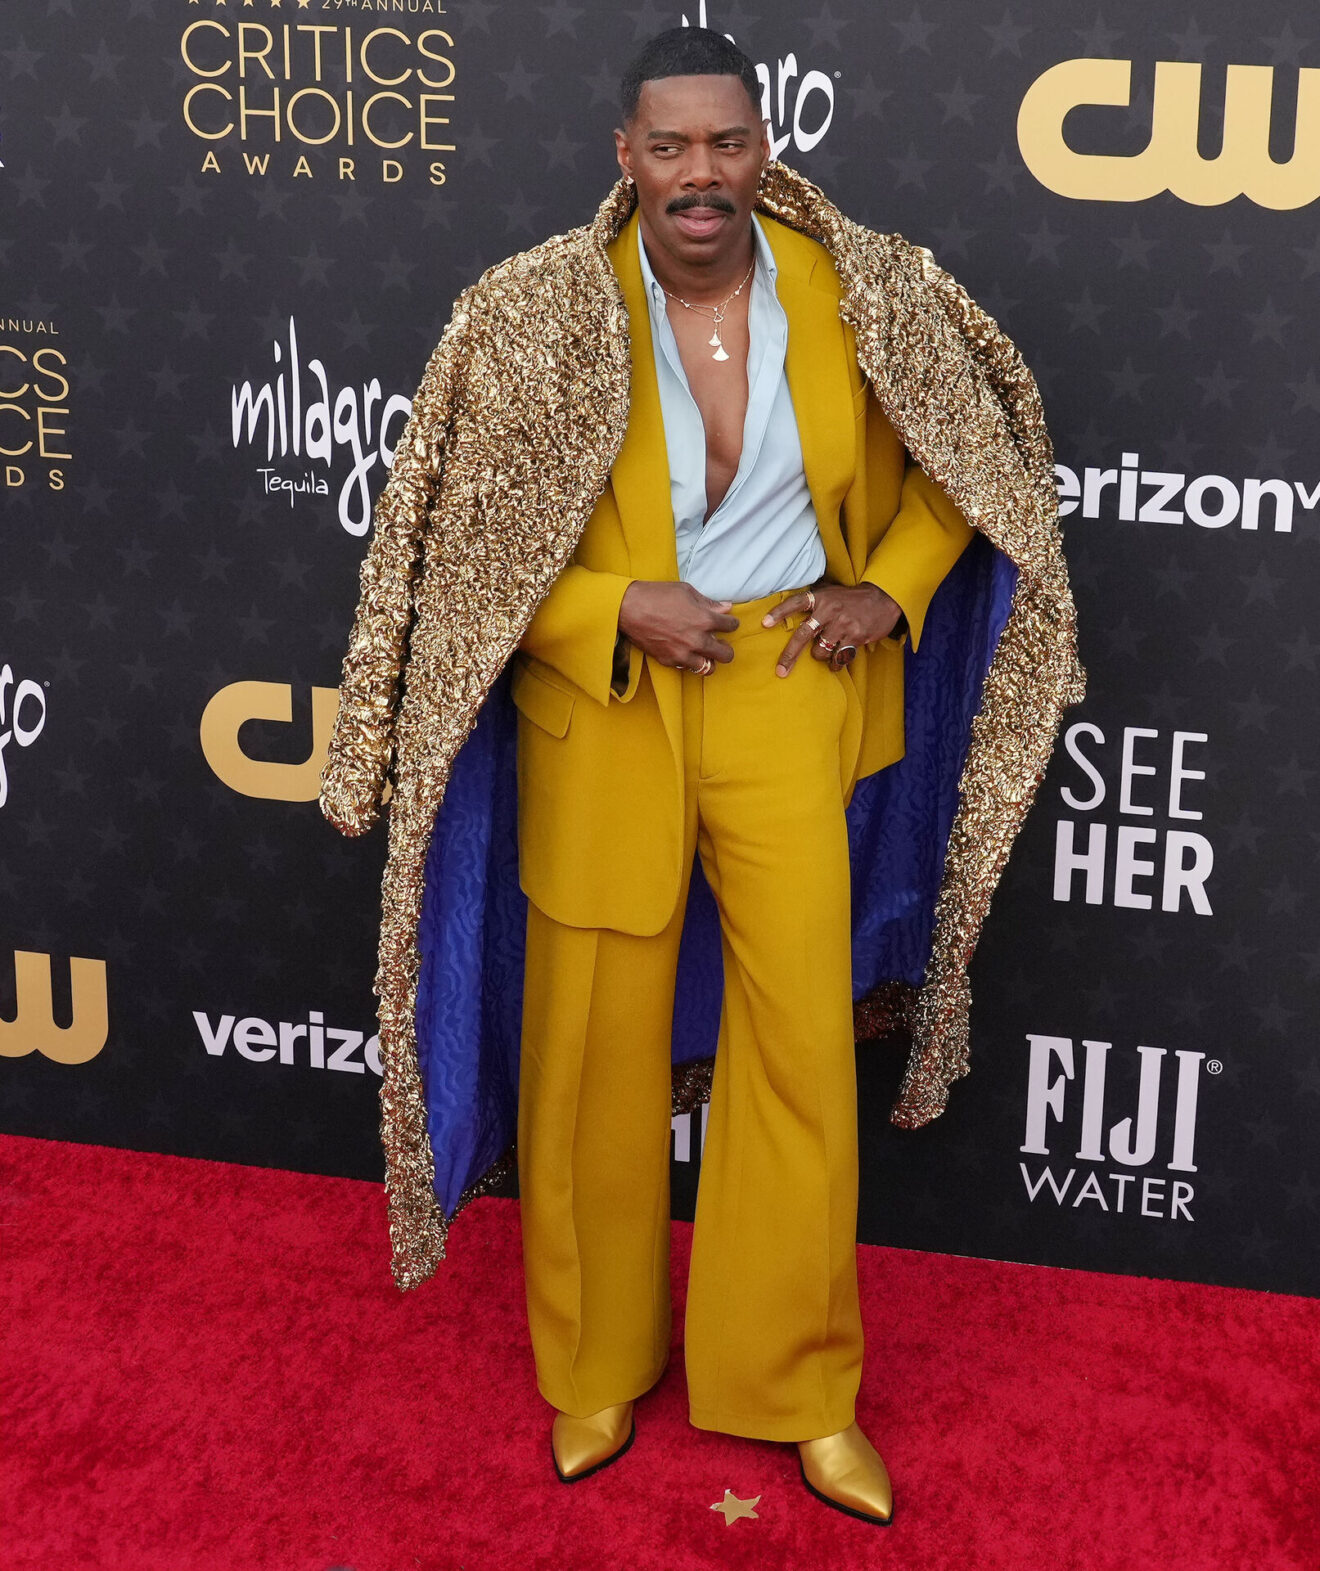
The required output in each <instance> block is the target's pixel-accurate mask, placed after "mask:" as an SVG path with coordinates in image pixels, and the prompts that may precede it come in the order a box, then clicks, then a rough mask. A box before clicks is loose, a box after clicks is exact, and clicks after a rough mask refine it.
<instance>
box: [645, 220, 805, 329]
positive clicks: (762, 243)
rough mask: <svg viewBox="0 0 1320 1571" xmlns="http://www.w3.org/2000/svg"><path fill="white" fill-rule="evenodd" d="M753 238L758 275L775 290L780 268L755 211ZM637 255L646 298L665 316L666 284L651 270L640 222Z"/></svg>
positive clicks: (654, 311) (655, 309) (656, 310)
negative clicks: (640, 264) (766, 279)
mask: <svg viewBox="0 0 1320 1571" xmlns="http://www.w3.org/2000/svg"><path fill="white" fill-rule="evenodd" d="M752 239H753V242H754V244H755V246H756V263H757V266H756V273H757V277H760V276H761V274H762V273H764V274H765V276H766V277H767V278H768V279H769V282H770V287H771V289H772V290H773V289H774V288H775V286H776V284H777V282H778V278H779V269H778V267H777V266H776V265H775V254H774V252H773V251H772V250H771V249H770V242H769V241H768V240H767V239H766V237H765V230H764V229H763V228H762V227H761V220H760V219H759V218H758V217H757V216H756V214H755V213H753V214H752ZM637 255H638V256H639V257H640V259H641V263H642V280H643V282H644V283H645V284H646V298H647V300H648V301H649V302H650V306H651V311H652V313H653V314H654V313H656V312H659V314H660V315H661V316H663V315H664V312H665V291H664V285H663V284H661V282H660V280H659V279H658V278H657V277H656V276H655V273H654V272H653V271H652V270H651V259H650V258H649V257H648V256H647V254H646V242H645V241H644V240H643V239H642V226H641V224H640V223H639V224H638V225H637Z"/></svg>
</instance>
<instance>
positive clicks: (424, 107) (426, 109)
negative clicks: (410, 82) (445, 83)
mask: <svg viewBox="0 0 1320 1571" xmlns="http://www.w3.org/2000/svg"><path fill="white" fill-rule="evenodd" d="M453 101H454V95H453V94H452V93H423V94H422V96H421V99H420V106H421V119H422V133H421V141H420V143H419V144H418V145H419V146H421V147H424V148H425V149H426V150H427V152H428V153H452V152H453V151H454V144H453V143H452V142H432V141H431V140H430V139H429V138H428V136H427V132H428V131H429V130H430V129H431V127H432V126H433V125H448V124H449V116H448V115H433V114H431V113H430V106H431V105H432V104H442V103H444V104H451V103H453Z"/></svg>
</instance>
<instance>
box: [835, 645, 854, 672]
mask: <svg viewBox="0 0 1320 1571" xmlns="http://www.w3.org/2000/svg"><path fill="white" fill-rule="evenodd" d="M856 654H857V645H856V644H840V645H838V647H837V648H835V649H833V650H831V651H830V664H831V665H832V666H833V667H834V669H835V670H836V671H841V670H842V669H843V667H844V666H846V665H851V664H852V661H853V658H854V657H855V655H856Z"/></svg>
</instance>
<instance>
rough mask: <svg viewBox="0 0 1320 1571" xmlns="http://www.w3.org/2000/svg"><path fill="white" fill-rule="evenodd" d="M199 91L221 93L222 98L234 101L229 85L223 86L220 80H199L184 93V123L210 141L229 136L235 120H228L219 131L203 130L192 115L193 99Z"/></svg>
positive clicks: (193, 132) (194, 132)
mask: <svg viewBox="0 0 1320 1571" xmlns="http://www.w3.org/2000/svg"><path fill="white" fill-rule="evenodd" d="M198 93H219V94H220V96H221V98H224V99H227V100H228V101H229V102H230V103H232V102H233V98H234V95H233V94H232V93H231V92H230V91H229V89H228V88H227V87H221V86H220V84H219V83H218V82H198V83H197V84H196V85H195V86H193V87H190V88H189V89H188V91H187V92H186V93H185V94H184V95H183V123H184V124H185V125H186V126H187V127H188V129H189V130H190V131H191V132H192V134H193V135H194V136H200V137H204V138H205V139H206V141H208V142H218V141H219V140H220V138H221V137H222V136H228V135H229V133H230V132H231V131H232V130H233V129H234V122H233V121H232V120H230V121H228V122H227V123H226V124H225V125H224V126H222V127H221V129H220V130H219V131H203V130H202V128H201V126H199V125H198V124H197V123H196V121H195V120H194V119H193V117H192V104H193V99H194V98H196V97H197V95H198Z"/></svg>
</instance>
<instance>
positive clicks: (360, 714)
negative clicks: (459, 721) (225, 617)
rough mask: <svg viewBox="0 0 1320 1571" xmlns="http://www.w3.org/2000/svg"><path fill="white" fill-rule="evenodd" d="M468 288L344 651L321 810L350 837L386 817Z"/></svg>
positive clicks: (394, 477) (444, 343) (387, 509)
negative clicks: (384, 800)
mask: <svg viewBox="0 0 1320 1571" xmlns="http://www.w3.org/2000/svg"><path fill="white" fill-rule="evenodd" d="M471 295H472V291H471V290H470V289H468V290H465V291H464V293H463V294H462V295H460V296H459V299H458V301H457V302H456V304H455V306H454V312H453V315H452V316H451V318H450V321H449V325H448V327H446V328H445V331H444V334H443V336H442V337H441V339H440V342H439V344H437V346H436V348H435V351H434V353H433V354H432V355H431V358H430V360H429V362H428V363H427V367H426V371H425V374H424V375H423V377H422V382H421V386H420V387H419V388H418V389H417V396H416V398H415V399H414V400H413V406H412V413H411V415H410V416H409V418H408V421H407V423H406V424H405V426H404V428H403V432H402V434H401V435H400V437H399V440H398V443H397V445H396V446H395V449H394V464H393V467H392V469H391V471H390V478H389V481H388V483H387V484H386V486H385V489H384V490H383V491H382V492H381V494H380V496H379V498H378V499H377V501H376V507H375V513H374V524H375V529H374V532H373V535H372V540H371V546H370V549H369V550H368V552H367V554H366V557H365V558H364V559H363V562H362V569H361V573H360V576H359V583H360V588H361V592H360V595H359V599H358V607H357V614H356V616H355V618H354V621H353V630H352V632H351V634H350V635H349V642H348V652H347V654H346V655H345V656H344V666H343V675H342V680H341V682H340V688H339V710H338V713H337V715H336V717H335V726H334V731H333V733H332V735H331V738H330V750H329V754H328V756H327V759H326V764H325V768H324V770H323V771H322V774H321V799H320V800H321V811H322V812H323V813H324V814H325V816H326V817H327V818H328V819H329V820H330V822H331V823H332V824H333V825H334V826H335V828H336V829H338V830H340V831H341V832H342V833H343V834H346V835H360V834H364V833H365V832H366V831H367V830H368V829H370V828H371V826H372V825H373V824H374V823H375V822H376V819H377V818H378V817H379V816H380V807H381V796H382V793H383V791H384V789H385V780H386V775H387V772H388V770H389V765H390V759H391V756H392V753H393V749H394V720H395V713H396V711H397V708H398V699H399V684H400V676H401V672H402V666H403V658H404V649H405V646H406V643H407V638H408V630H409V628H410V626H411V624H412V618H413V583H414V580H415V578H416V576H417V571H418V565H419V558H420V555H421V545H422V535H423V532H424V530H425V528H426V522H427V515H428V513H429V511H430V508H431V505H432V503H433V502H434V500H435V496H436V493H437V491H438V489H439V486H440V481H441V476H442V472H443V467H444V457H445V446H446V442H447V440H448V437H449V434H450V428H451V421H452V417H453V413H454V406H455V401H456V399H457V396H458V392H459V387H460V384H461V381H462V377H463V366H464V347H465V341H466V334H467V327H468V319H469V311H470V308H471Z"/></svg>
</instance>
